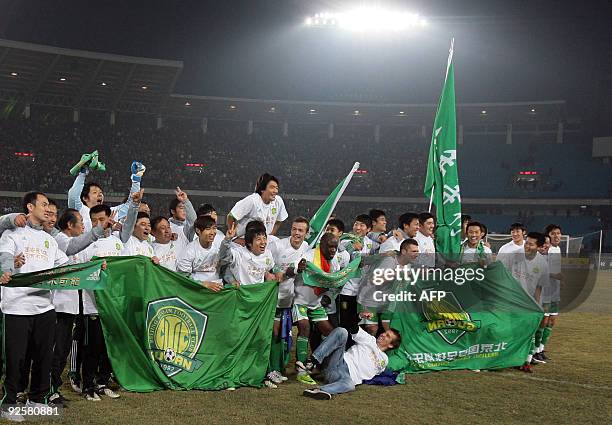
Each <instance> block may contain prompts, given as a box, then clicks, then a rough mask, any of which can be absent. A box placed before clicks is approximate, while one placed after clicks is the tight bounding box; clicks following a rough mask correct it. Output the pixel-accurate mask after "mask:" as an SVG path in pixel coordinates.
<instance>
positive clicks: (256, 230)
mask: <svg viewBox="0 0 612 425" xmlns="http://www.w3.org/2000/svg"><path fill="white" fill-rule="evenodd" d="M244 244H245V246H246V247H247V249H248V250H249V251H251V252H252V253H253V254H255V255H261V254H263V253H264V252H265V250H266V246H268V234H267V232H266V226H264V224H263V223H262V222H261V221H258V220H255V221H251V222H249V223H248V224H247V226H246V229H245V233H244Z"/></svg>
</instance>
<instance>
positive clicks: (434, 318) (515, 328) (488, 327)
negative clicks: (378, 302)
mask: <svg viewBox="0 0 612 425" xmlns="http://www.w3.org/2000/svg"><path fill="white" fill-rule="evenodd" d="M447 270H450V269H447ZM478 270H480V271H481V272H480V273H479V272H478ZM445 273H449V274H447V276H443V277H442V279H439V280H437V281H436V280H428V281H424V280H419V281H417V282H416V283H415V285H409V284H407V283H403V284H400V285H397V286H396V288H394V290H393V293H394V295H395V296H396V297H399V296H401V297H402V298H396V299H395V302H394V303H393V304H392V305H391V306H390V309H391V310H394V314H393V319H392V320H391V327H392V328H395V329H397V330H398V331H399V332H400V334H401V335H402V343H401V346H400V347H399V348H398V349H397V350H394V351H393V352H392V353H391V354H390V355H389V367H390V368H392V369H393V370H398V371H403V372H409V373H415V372H426V371H431V370H447V369H472V370H473V369H498V368H507V367H512V366H520V365H522V364H523V363H524V362H525V359H526V357H527V355H528V354H529V349H530V344H531V339H532V337H533V335H534V333H535V331H536V330H537V328H538V326H539V323H540V321H541V319H542V317H543V315H544V313H543V312H542V309H541V308H540V306H539V305H538V304H536V302H535V301H534V300H533V299H532V298H531V297H530V296H529V295H527V293H526V292H525V291H524V290H523V288H522V287H521V285H520V283H519V282H517V281H516V280H515V279H514V278H513V277H512V275H511V274H510V273H508V271H507V270H506V268H505V267H504V266H503V265H502V264H501V263H500V262H495V263H492V264H490V265H489V266H488V267H487V268H485V269H482V268H478V267H477V266H476V265H473V266H464V267H460V268H458V269H454V271H453V275H452V276H451V275H450V272H448V271H446V270H445ZM459 276H462V277H461V279H459V278H458V277H459ZM481 277H482V279H480V278H481ZM445 279H448V280H445ZM457 282H463V283H462V284H458V283H457ZM441 291H444V296H443V297H441ZM407 293H412V294H413V295H414V298H413V300H412V301H405V300H404V298H407V297H408V295H407Z"/></svg>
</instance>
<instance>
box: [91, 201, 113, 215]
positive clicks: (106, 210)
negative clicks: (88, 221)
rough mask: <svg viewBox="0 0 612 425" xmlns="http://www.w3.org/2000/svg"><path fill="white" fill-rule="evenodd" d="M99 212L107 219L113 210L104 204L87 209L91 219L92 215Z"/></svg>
mask: <svg viewBox="0 0 612 425" xmlns="http://www.w3.org/2000/svg"><path fill="white" fill-rule="evenodd" d="M101 212H104V214H105V215H106V216H107V217H110V216H111V214H112V213H113V210H111V207H109V206H108V205H106V204H99V205H94V206H93V207H91V208H90V209H89V216H90V217H91V216H92V215H93V214H98V213H101Z"/></svg>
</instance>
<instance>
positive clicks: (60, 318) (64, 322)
mask: <svg viewBox="0 0 612 425" xmlns="http://www.w3.org/2000/svg"><path fill="white" fill-rule="evenodd" d="M56 315H57V319H56V322H55V347H54V348H53V362H52V364H51V390H52V391H53V392H56V391H59V389H60V387H61V386H62V372H63V371H64V368H65V367H66V361H67V360H68V353H70V349H71V347H72V328H73V327H74V319H75V317H77V315H76V314H70V313H56Z"/></svg>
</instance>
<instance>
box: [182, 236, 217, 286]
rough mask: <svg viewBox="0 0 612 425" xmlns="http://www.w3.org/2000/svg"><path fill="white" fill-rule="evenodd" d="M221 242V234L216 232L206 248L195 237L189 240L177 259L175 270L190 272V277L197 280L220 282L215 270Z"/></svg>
mask: <svg viewBox="0 0 612 425" xmlns="http://www.w3.org/2000/svg"><path fill="white" fill-rule="evenodd" d="M221 242H223V236H219V235H218V234H217V235H216V236H215V239H214V240H213V243H212V244H211V245H210V247H208V248H204V247H203V246H202V244H201V243H200V241H199V240H197V239H196V240H195V241H193V242H190V243H189V245H187V247H186V248H185V250H184V251H183V254H182V255H181V257H180V258H179V260H178V261H177V263H176V270H177V271H179V272H184V273H190V274H191V278H192V279H193V280H197V281H199V282H202V281H206V282H221V279H220V278H219V272H218V270H217V265H218V263H219V247H220V246H221Z"/></svg>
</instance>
